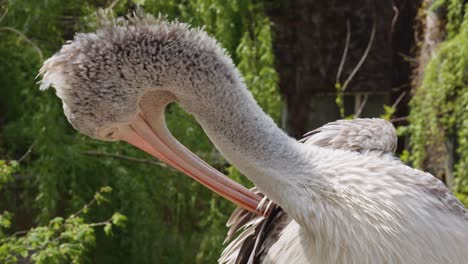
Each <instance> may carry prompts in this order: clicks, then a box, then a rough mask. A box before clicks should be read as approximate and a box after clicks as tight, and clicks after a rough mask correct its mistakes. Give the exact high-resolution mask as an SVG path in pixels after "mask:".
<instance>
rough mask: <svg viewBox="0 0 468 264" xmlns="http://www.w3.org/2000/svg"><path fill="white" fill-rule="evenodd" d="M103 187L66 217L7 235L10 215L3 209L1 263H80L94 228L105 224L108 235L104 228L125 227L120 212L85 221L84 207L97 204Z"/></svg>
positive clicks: (93, 239) (94, 239)
mask: <svg viewBox="0 0 468 264" xmlns="http://www.w3.org/2000/svg"><path fill="white" fill-rule="evenodd" d="M103 189H109V188H108V187H104V188H103ZM103 189H101V191H99V192H97V193H96V194H95V196H94V199H93V200H91V201H90V202H89V203H88V204H86V205H85V206H84V207H83V208H81V209H80V210H79V211H78V212H76V213H74V214H72V215H70V216H69V217H68V218H66V219H64V218H62V217H55V218H53V219H52V220H50V221H49V223H48V224H47V225H44V226H39V227H35V228H31V229H30V230H28V231H19V232H15V233H14V234H12V235H9V236H8V235H6V234H5V233H6V232H5V231H4V230H5V229H8V228H10V226H11V219H12V214H11V213H8V212H5V213H3V214H2V215H0V262H1V263H18V262H19V261H22V260H26V259H29V260H30V261H31V262H32V263H37V264H49V263H83V262H84V257H85V254H86V253H87V251H88V250H89V249H90V248H91V247H92V246H94V245H95V242H96V238H95V233H94V228H96V227H99V226H104V232H105V233H106V234H107V235H111V233H110V232H109V231H106V230H110V229H111V228H112V227H113V226H118V227H123V226H125V222H126V217H125V216H124V215H122V214H120V213H114V215H112V217H111V218H110V219H109V220H107V221H103V222H97V223H87V222H86V221H85V218H84V214H86V212H87V210H86V209H88V208H90V207H91V206H93V205H94V204H98V199H96V197H98V196H100V197H103V194H104V191H103ZM107 192H110V191H107Z"/></svg>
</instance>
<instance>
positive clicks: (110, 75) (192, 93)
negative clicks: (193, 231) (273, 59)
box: [40, 15, 261, 211]
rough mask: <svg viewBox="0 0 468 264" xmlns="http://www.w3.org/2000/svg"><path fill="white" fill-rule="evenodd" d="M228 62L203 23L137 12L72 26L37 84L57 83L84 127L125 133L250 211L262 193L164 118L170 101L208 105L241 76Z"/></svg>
mask: <svg viewBox="0 0 468 264" xmlns="http://www.w3.org/2000/svg"><path fill="white" fill-rule="evenodd" d="M232 68H235V67H234V66H233V63H232V61H231V60H230V58H229V57H228V56H226V55H225V52H224V50H223V49H222V48H221V47H220V46H219V45H218V44H217V43H216V41H215V40H213V39H212V38H210V37H208V35H207V34H206V33H204V32H203V31H200V30H196V29H190V28H189V27H188V26H187V25H186V24H183V23H178V22H167V21H165V20H164V19H155V18H153V17H151V16H141V15H140V16H138V15H137V16H135V17H132V18H130V19H129V20H123V19H116V20H112V21H108V22H107V24H105V25H104V26H103V27H102V28H101V29H99V30H98V31H97V32H95V33H86V34H77V35H76V36H75V39H74V40H73V41H70V42H68V43H67V44H66V45H64V46H63V47H62V49H61V50H60V51H59V52H58V53H57V54H55V55H54V56H53V57H51V58H50V59H48V60H47V61H46V62H45V63H44V65H43V67H42V68H41V70H40V74H41V75H42V76H43V80H42V85H41V89H46V88H48V87H49V86H51V85H52V86H53V87H54V88H55V90H56V93H57V96H58V97H59V98H60V99H61V100H62V102H63V109H64V112H65V115H66V116H67V118H68V120H69V122H70V123H71V124H72V125H73V127H74V128H75V129H77V130H79V131H80V132H81V133H83V134H86V135H88V136H90V137H93V138H96V139H99V140H106V141H117V140H122V141H126V142H128V143H130V144H132V145H134V146H136V147H138V148H140V149H142V150H144V151H145V152H147V153H149V154H151V155H153V156H154V157H156V158H158V159H160V160H162V161H164V162H165V163H167V164H168V165H170V166H172V167H174V168H176V169H177V170H179V171H181V172H183V173H185V174H187V175H189V176H190V177H192V178H194V179H195V180H197V181H199V182H200V183H202V184H204V185H205V186H207V187H208V188H210V189H211V190H213V191H215V192H217V193H219V194H220V195H222V196H224V197H226V198H227V199H229V200H231V201H233V202H235V203H236V204H238V205H240V206H242V207H244V208H246V209H248V210H250V211H255V210H256V207H257V205H258V202H259V201H260V200H261V198H260V197H259V196H258V195H256V194H254V193H253V192H251V191H249V190H247V189H245V188H244V187H243V186H241V185H239V184H237V183H236V182H234V181H232V180H230V179H229V178H227V177H225V176H224V175H222V174H221V173H220V172H218V171H216V170H215V169H213V168H212V167H210V166H209V165H208V164H206V163H205V162H204V161H202V160H201V159H199V158H198V157H197V156H196V155H194V154H193V153H191V152H190V151H189V150H188V149H187V148H185V147H184V146H183V145H182V144H180V143H179V142H178V141H177V140H176V139H175V138H174V137H172V135H171V134H170V132H169V130H168V129H167V127H166V124H165V120H164V109H165V107H166V106H167V105H168V104H169V103H171V102H174V101H175V102H178V103H180V104H181V105H182V106H183V108H184V109H185V110H187V111H189V112H192V111H199V110H200V108H206V107H207V106H206V104H203V103H201V102H207V101H209V100H210V98H211V97H213V96H214V94H216V93H219V92H220V91H214V90H213V89H214V88H213V87H216V85H214V84H216V83H221V82H222V83H230V82H231V83H232V82H237V81H238V80H240V78H233V76H231V75H232V72H233V71H232ZM228 69H229V70H228ZM213 71H217V72H218V73H221V74H216V75H213V74H210V73H211V72H213ZM234 73H235V74H237V71H234ZM237 77H238V76H237Z"/></svg>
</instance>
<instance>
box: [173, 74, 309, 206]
mask: <svg viewBox="0 0 468 264" xmlns="http://www.w3.org/2000/svg"><path fill="white" fill-rule="evenodd" d="M194 88H195V89H196V87H194ZM204 90H207V91H210V90H211V91H212V92H211V93H210V94H209V95H208V94H207V95H206V96H204V95H199V96H197V98H190V99H188V98H187V99H186V100H183V99H179V102H180V104H181V105H182V107H183V108H185V110H187V111H188V112H191V113H192V114H193V115H194V116H195V118H196V119H197V120H198V122H199V123H200V124H201V126H202V127H203V129H204V130H205V132H206V133H207V135H208V136H209V137H210V139H211V140H212V141H213V143H214V144H215V146H216V147H217V148H218V149H219V150H220V151H221V153H222V154H223V155H224V156H225V157H226V158H227V159H228V160H229V161H230V162H231V163H233V164H234V165H235V166H236V168H238V169H239V170H240V171H241V172H242V173H244V174H245V175H246V176H247V177H248V178H249V179H250V180H252V181H253V182H254V183H255V185H256V186H257V187H258V188H259V189H260V190H262V191H263V192H264V193H265V194H266V195H267V196H268V197H269V198H270V199H271V200H273V201H274V202H276V203H278V204H280V205H282V206H284V205H286V204H285V203H287V202H286V200H285V197H283V196H282V195H284V194H288V191H287V189H288V186H293V182H294V180H293V179H291V178H290V177H289V176H292V175H295V174H296V173H295V172H294V171H295V169H296V168H298V167H299V166H303V164H302V165H300V164H301V163H304V162H305V161H304V158H305V157H304V156H306V155H303V148H302V146H299V145H300V144H299V143H297V141H296V140H294V139H292V138H290V137H289V136H287V135H286V134H285V133H284V132H283V131H282V130H281V129H279V128H278V127H277V126H276V124H275V123H274V122H273V120H272V119H271V118H270V117H269V116H267V115H266V114H265V113H264V112H263V111H262V109H261V108H260V107H259V106H258V105H257V103H256V102H255V100H254V99H253V96H252V94H251V93H250V92H249V91H248V90H247V89H246V88H245V85H244V84H243V83H242V81H240V78H234V80H232V79H231V81H226V82H222V84H221V85H216V86H215V87H204ZM213 95H216V96H213ZM296 175H297V174H296ZM289 194H290V192H289Z"/></svg>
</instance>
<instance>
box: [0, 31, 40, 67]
mask: <svg viewBox="0 0 468 264" xmlns="http://www.w3.org/2000/svg"><path fill="white" fill-rule="evenodd" d="M0 31H10V32H13V33H15V34H16V35H18V36H20V38H22V39H23V40H24V41H26V42H27V43H28V44H29V45H31V46H32V47H33V48H34V49H35V50H36V52H37V54H39V58H40V60H41V63H42V62H44V56H43V55H42V51H41V49H40V48H39V47H38V46H37V45H36V44H34V42H32V40H30V39H29V38H28V37H26V35H24V34H23V33H22V32H21V31H19V30H17V29H15V28H12V27H0Z"/></svg>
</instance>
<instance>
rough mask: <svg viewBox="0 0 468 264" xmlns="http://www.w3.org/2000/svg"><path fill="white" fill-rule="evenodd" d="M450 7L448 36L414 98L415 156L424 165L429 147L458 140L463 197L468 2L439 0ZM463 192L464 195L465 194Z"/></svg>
mask: <svg viewBox="0 0 468 264" xmlns="http://www.w3.org/2000/svg"><path fill="white" fill-rule="evenodd" d="M437 5H438V6H444V7H446V8H447V10H448V22H447V27H446V28H447V32H448V36H447V39H446V40H445V41H444V42H443V43H441V44H440V47H439V48H438V50H437V51H436V54H435V56H434V57H433V58H432V60H431V61H430V63H429V64H428V65H427V67H426V70H425V76H424V79H423V81H422V84H421V87H419V88H418V89H416V91H415V94H414V97H413V99H412V100H411V102H410V106H411V113H410V116H409V122H410V125H409V127H408V132H409V133H410V136H411V141H410V145H411V152H412V155H411V160H412V162H413V163H414V165H416V166H417V167H423V166H424V163H425V161H426V159H427V157H428V155H429V153H428V152H429V151H431V150H433V149H435V148H436V147H439V146H444V144H445V141H446V140H447V139H448V138H454V139H455V142H456V146H457V147H456V154H457V156H456V157H455V158H456V163H455V171H454V175H455V176H456V179H457V188H456V189H457V191H458V192H460V194H459V198H462V200H465V201H466V200H467V199H466V197H465V198H463V197H464V195H466V194H467V193H468V140H467V138H468V45H467V43H468V30H467V29H468V4H463V1H461V0H444V1H438V2H437ZM462 196H463V197H462Z"/></svg>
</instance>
